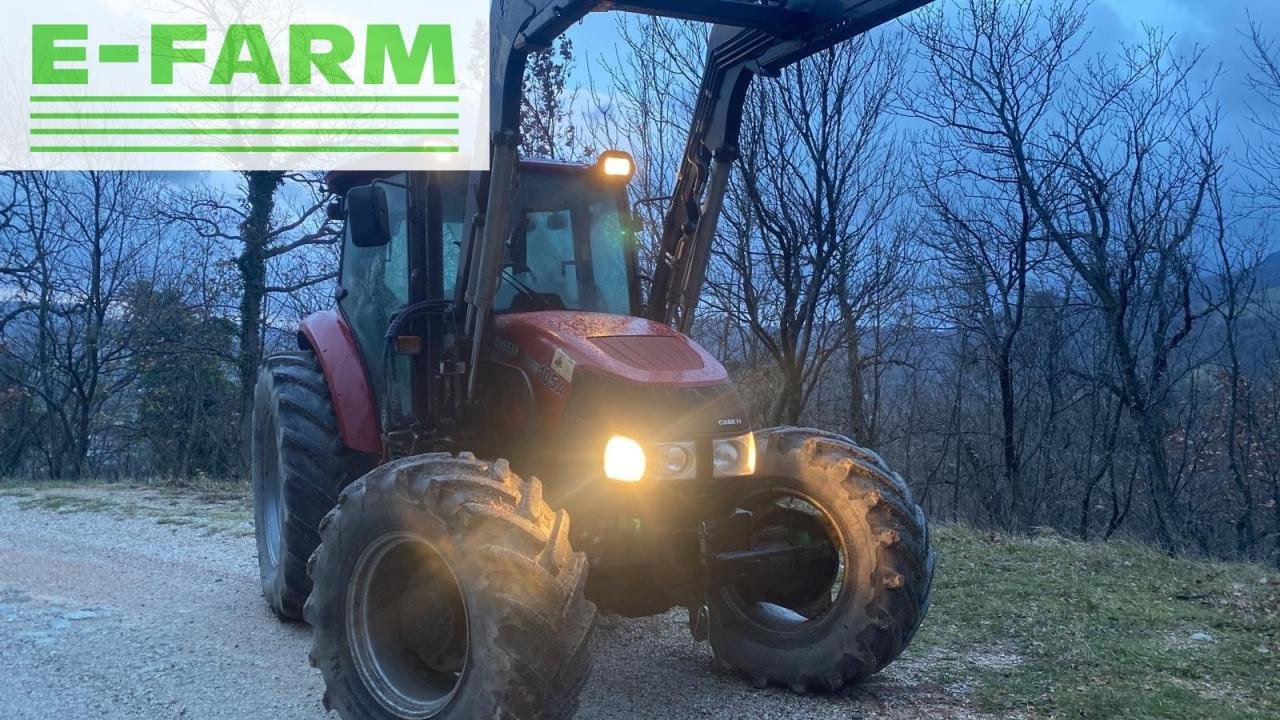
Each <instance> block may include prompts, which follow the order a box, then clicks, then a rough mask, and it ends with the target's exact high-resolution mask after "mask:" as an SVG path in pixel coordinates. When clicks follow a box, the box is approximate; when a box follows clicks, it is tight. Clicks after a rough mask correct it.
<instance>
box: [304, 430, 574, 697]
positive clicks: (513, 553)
mask: <svg viewBox="0 0 1280 720" xmlns="http://www.w3.org/2000/svg"><path fill="white" fill-rule="evenodd" d="M321 535H322V536H323V542H322V543H321V545H320V548H319V549H318V550H317V551H316V553H315V555H314V557H313V558H312V561H311V577H312V580H313V581H314V584H315V589H314V591H313V592H312V595H311V598H310V599H309V600H308V601H307V608H306V617H307V621H308V622H310V623H311V625H312V627H313V643H314V645H313V648H312V652H311V661H312V664H313V665H315V666H316V667H318V668H319V669H320V671H321V673H322V674H323V675H324V680H325V686H326V692H325V707H326V708H328V709H331V710H336V711H337V712H338V713H339V715H341V716H342V717H343V718H349V719H354V718H362V719H363V718H379V719H387V718H394V719H396V720H402V719H407V718H415V719H421V718H467V719H470V718H508V719H510V720H517V719H519V720H527V719H536V718H547V719H550V720H560V719H561V718H569V717H572V715H573V714H574V712H575V711H576V710H577V706H578V694H579V692H580V691H581V689H582V685H583V684H584V683H585V682H586V679H587V675H588V672H589V669H590V656H589V649H588V640H589V636H590V632H591V628H592V624H593V621H594V619H595V606H594V605H592V604H591V603H590V602H589V601H587V600H586V598H585V597H584V595H583V591H584V589H585V586H586V577H587V562H586V557H585V556H584V555H582V554H581V553H575V552H573V550H572V549H571V548H570V546H569V517H568V514H567V513H565V512H564V511H563V510H561V511H560V512H558V513H555V512H552V511H551V509H550V508H548V507H547V505H546V504H545V503H544V502H543V501H542V488H541V484H540V483H539V482H538V480H537V479H536V478H535V479H530V480H528V481H522V480H521V479H520V478H518V477H517V476H515V475H514V474H512V472H511V470H510V468H509V466H508V464H507V463H506V461H502V460H499V461H496V462H493V463H486V462H480V461H477V460H475V459H474V457H472V456H471V455H469V454H463V455H461V456H459V457H456V458H455V457H451V456H449V455H423V456H418V457H413V458H406V459H404V460H400V461H397V462H394V463H391V464H389V465H386V466H383V467H381V468H378V469H376V470H374V471H373V472H371V473H369V474H368V475H366V476H365V477H363V478H361V479H359V480H357V481H356V482H355V483H353V484H352V485H351V486H350V487H348V488H347V489H346V490H345V491H343V493H342V495H341V498H340V500H339V504H338V506H337V507H336V508H335V509H334V510H333V511H332V512H331V513H330V514H329V515H328V516H327V517H326V518H325V520H324V523H323V524H322V529H321Z"/></svg>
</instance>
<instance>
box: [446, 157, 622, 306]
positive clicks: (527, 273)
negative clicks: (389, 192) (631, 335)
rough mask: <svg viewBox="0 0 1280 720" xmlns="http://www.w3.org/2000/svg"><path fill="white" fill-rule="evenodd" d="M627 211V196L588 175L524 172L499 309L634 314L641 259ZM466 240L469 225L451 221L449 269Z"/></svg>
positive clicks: (496, 303) (514, 206) (514, 202)
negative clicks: (634, 247) (626, 221)
mask: <svg viewBox="0 0 1280 720" xmlns="http://www.w3.org/2000/svg"><path fill="white" fill-rule="evenodd" d="M460 205H461V204H460V203H452V202H449V201H447V200H446V202H445V207H446V208H450V207H460ZM624 208H625V194H624V191H623V190H622V189H621V188H619V187H617V186H613V187H610V186H608V185H602V184H601V183H600V182H598V181H597V180H595V178H593V177H592V175H591V173H589V172H587V171H583V170H580V169H577V168H566V169H560V168H537V167H532V168H529V167H526V168H523V169H522V170H521V175H520V186H519V189H518V191H517V193H516V197H515V198H513V199H512V216H511V224H510V228H511V234H510V237H509V238H508V241H507V243H506V247H505V252H506V255H505V258H504V262H503V268H502V277H501V279H500V281H499V284H498V291H497V294H496V296H495V298H494V309H495V310H496V311H497V312H526V311H534V310H582V311H587V312H600V313H609V314H613V315H628V314H630V313H631V312H632V309H633V308H632V277H633V272H632V263H633V258H634V252H633V250H632V244H633V240H632V236H631V234H630V233H629V232H627V230H626V228H625V225H624V223H623V213H624ZM446 212H447V211H446ZM461 238H462V218H461V217H460V216H459V217H457V218H448V219H447V221H446V227H445V238H444V239H445V245H446V247H445V252H446V262H447V263H448V264H453V263H456V257H457V255H456V253H457V251H458V247H459V246H460V244H461V243H460V241H461ZM451 246H452V247H451ZM451 255H452V256H451ZM454 266H455V267H456V265H454Z"/></svg>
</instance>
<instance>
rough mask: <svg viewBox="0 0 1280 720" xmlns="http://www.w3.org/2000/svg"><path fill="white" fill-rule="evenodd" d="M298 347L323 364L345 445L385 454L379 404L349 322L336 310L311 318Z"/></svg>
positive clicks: (359, 449) (363, 450)
mask: <svg viewBox="0 0 1280 720" xmlns="http://www.w3.org/2000/svg"><path fill="white" fill-rule="evenodd" d="M298 345H299V347H301V348H302V349H304V350H310V351H312V352H313V353H315V355H316V358H317V359H319V361H320V367H321V368H322V369H323V370H324V378H325V382H327V383H328V385H329V396H330V397H332V398H333V412H334V414H336V415H337V416H338V431H339V433H340V434H341V436H342V442H343V444H345V445H346V446H347V447H349V448H351V449H352V450H356V451H358V452H362V453H368V454H370V455H381V454H382V429H381V427H380V426H379V422H378V410H377V405H375V404H374V399H373V391H372V389H371V388H370V387H369V376H368V373H367V372H366V371H365V366H364V360H363V359H362V358H361V356H360V346H359V345H358V344H357V343H356V336H355V333H353V332H352V330H351V325H349V324H348V323H347V319H346V318H344V317H343V316H342V314H341V313H339V312H337V311H336V310H326V311H323V312H318V313H314V314H312V315H308V316H307V317H306V319H304V320H303V321H302V326H301V327H300V328H299V329H298Z"/></svg>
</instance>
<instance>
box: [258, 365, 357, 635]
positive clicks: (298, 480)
mask: <svg viewBox="0 0 1280 720" xmlns="http://www.w3.org/2000/svg"><path fill="white" fill-rule="evenodd" d="M249 444H250V449H249V452H250V460H249V466H250V475H251V479H252V483H253V510H254V512H253V518H254V530H255V534H256V535H257V539H258V570H259V574H260V576H261V579H262V594H263V595H264V596H265V597H266V599H267V604H268V605H269V606H270V607H271V609H272V610H273V611H274V612H275V613H276V615H278V616H280V617H281V618H282V619H285V620H289V621H300V620H302V605H303V603H304V602H306V600H307V595H308V594H309V593H310V592H311V581H310V580H309V579H308V578H307V560H308V559H309V558H310V557H311V553H313V552H314V551H315V549H316V546H317V545H319V544H320V520H321V518H323V517H324V516H325V513H327V512H329V510H330V509H332V508H333V506H334V504H335V503H337V499H338V493H339V492H340V491H341V490H342V488H343V486H345V485H346V484H347V483H348V482H349V481H350V480H352V479H354V478H355V477H357V476H358V475H359V474H360V473H361V472H364V471H365V470H367V469H368V468H371V467H373V464H374V461H373V459H372V458H370V457H368V456H366V455H363V454H360V453H354V452H351V451H349V450H347V449H345V448H344V447H343V444H342V440H341V438H340V436H339V433H338V421H337V418H336V417H335V416H334V412H333V405H332V401H331V400H330V399H329V388H328V385H327V384H326V383H325V379H324V373H323V372H322V371H321V370H320V367H319V365H318V363H317V362H316V359H315V356H314V355H312V354H311V353H309V352H298V353H287V354H281V355H274V356H272V357H269V358H267V359H266V361H265V362H263V365H262V369H261V371H260V372H259V373H258V384H257V386H256V387H255V389H254V397H253V420H252V426H251V431H250V440H249Z"/></svg>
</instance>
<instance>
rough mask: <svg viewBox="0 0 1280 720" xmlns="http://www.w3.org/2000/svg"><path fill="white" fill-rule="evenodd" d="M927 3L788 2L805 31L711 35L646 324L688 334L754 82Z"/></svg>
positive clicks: (790, 27)
mask: <svg viewBox="0 0 1280 720" xmlns="http://www.w3.org/2000/svg"><path fill="white" fill-rule="evenodd" d="M929 2H931V0H791V1H790V2H785V3H777V5H779V6H782V7H784V8H785V9H786V10H787V11H788V12H792V13H795V14H798V15H800V16H802V17H803V18H804V21H803V22H801V23H779V24H775V25H770V26H768V27H765V28H761V27H733V26H729V25H718V26H717V27H715V28H714V29H713V30H712V32H711V37H710V40H709V45H710V47H709V50H708V53H707V66H706V69H705V70H704V71H703V76H702V87H701V88H700V89H699V91H698V101H697V103H696V105H695V108H694V117H693V119H692V122H691V124H690V126H689V139H688V142H687V144H686V146H685V153H684V156H683V160H682V162H681V166H680V169H679V171H678V175H677V179H676V187H675V192H673V193H672V198H671V205H670V207H669V209H668V210H667V215H666V218H665V220H664V222H663V227H662V237H661V239H660V241H659V253H658V262H657V267H655V268H654V279H653V288H652V290H651V291H650V293H649V308H648V314H649V317H651V318H652V319H654V320H657V321H659V322H663V323H668V324H671V325H674V326H675V327H676V328H677V329H679V330H681V331H682V332H688V330H689V326H690V323H691V322H692V320H693V310H694V308H695V307H696V305H697V303H698V298H699V297H700V296H701V294H702V284H703V280H704V278H705V276H706V270H707V262H708V259H709V258H710V255H711V243H712V241H713V240H714V237H715V230H716V224H717V222H718V221H719V218H720V209H721V207H722V205H723V202H724V193H725V190H726V189H727V187H728V180H729V173H730V171H731V169H732V165H733V162H734V161H735V160H736V159H737V157H738V137H739V131H740V129H741V127H742V108H743V103H744V102H745V100H746V95H747V90H748V88H749V87H750V84H751V80H752V79H753V78H754V77H755V76H757V75H763V76H766V77H773V76H776V75H777V74H778V73H780V72H781V71H782V70H783V69H784V68H786V67H787V66H788V65H792V64H794V63H797V62H799V61H801V60H804V59H805V58H807V57H810V56H812V55H816V54H817V53H819V52H822V51H824V50H827V49H829V48H831V47H834V46H835V45H838V44H839V43H841V42H844V41H845V40H848V39H850V38H853V37H855V36H857V35H861V34H862V33H865V32H867V31H868V30H871V29H872V28H875V27H877V26H879V25H882V24H884V23H886V22H889V21H891V20H894V19H896V18H898V17H901V16H902V15H905V14H907V13H909V12H911V11H912V10H916V9H917V8H920V7H923V6H924V5H927V4H929ZM757 7H759V6H757ZM761 9H763V8H761Z"/></svg>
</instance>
